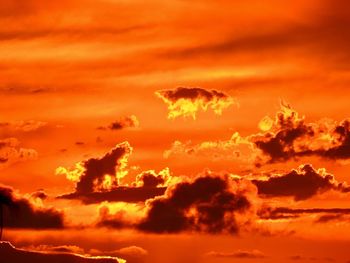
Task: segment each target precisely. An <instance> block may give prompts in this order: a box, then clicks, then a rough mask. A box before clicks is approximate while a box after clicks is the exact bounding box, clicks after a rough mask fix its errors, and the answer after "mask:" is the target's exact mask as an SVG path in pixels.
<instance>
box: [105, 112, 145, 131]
mask: <svg viewBox="0 0 350 263" xmlns="http://www.w3.org/2000/svg"><path fill="white" fill-rule="evenodd" d="M138 126H139V120H138V119H137V117H136V116H135V115H130V116H126V117H121V118H119V119H118V120H116V121H115V122H112V123H111V124H110V125H109V126H108V127H99V129H102V130H104V129H110V130H122V129H126V128H135V127H138Z"/></svg>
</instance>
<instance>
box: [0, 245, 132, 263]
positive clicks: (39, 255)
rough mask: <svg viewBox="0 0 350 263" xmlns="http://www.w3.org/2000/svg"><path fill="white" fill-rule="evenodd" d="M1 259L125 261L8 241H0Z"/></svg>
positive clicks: (17, 262)
mask: <svg viewBox="0 0 350 263" xmlns="http://www.w3.org/2000/svg"><path fill="white" fill-rule="evenodd" d="M0 260H1V262H11V263H23V262H35V263H47V262H51V263H62V262H65V263H94V262H96V263H118V262H119V263H125V262H126V261H125V260H123V259H118V258H116V257H90V256H83V255H78V254H73V253H70V252H52V251H45V252H43V251H31V250H24V249H17V248H15V247H14V246H12V245H11V244H10V243H8V242H0Z"/></svg>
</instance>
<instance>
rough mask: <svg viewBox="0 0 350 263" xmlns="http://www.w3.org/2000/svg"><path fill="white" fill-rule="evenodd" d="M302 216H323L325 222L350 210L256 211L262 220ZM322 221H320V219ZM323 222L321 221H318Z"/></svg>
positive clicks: (274, 209) (286, 208)
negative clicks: (330, 217)
mask: <svg viewBox="0 0 350 263" xmlns="http://www.w3.org/2000/svg"><path fill="white" fill-rule="evenodd" d="M303 214H323V215H322V216H327V218H325V219H326V220H325V222H326V221H327V219H329V218H328V217H329V216H330V215H332V216H335V217H336V216H337V215H339V216H343V215H348V214H350V208H289V207H274V208H272V207H264V208H262V209H260V210H259V211H258V215H259V216H260V218H262V219H283V218H297V217H300V216H301V215H303ZM321 220H322V219H321ZM319 222H323V221H319Z"/></svg>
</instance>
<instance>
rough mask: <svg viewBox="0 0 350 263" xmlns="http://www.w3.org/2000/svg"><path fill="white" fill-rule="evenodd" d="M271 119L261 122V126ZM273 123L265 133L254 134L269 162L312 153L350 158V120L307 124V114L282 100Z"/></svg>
mask: <svg viewBox="0 0 350 263" xmlns="http://www.w3.org/2000/svg"><path fill="white" fill-rule="evenodd" d="M268 118H269V117H265V118H264V120H265V121H262V122H261V123H260V127H261V128H262V126H264V124H263V123H264V122H265V123H266V120H268ZM271 123H273V124H272V125H271V128H270V129H268V128H269V127H266V126H265V127H266V130H268V131H267V132H266V133H263V134H257V135H253V136H251V141H253V142H254V143H255V145H256V146H257V147H258V148H259V149H260V150H262V151H263V153H264V154H266V155H267V156H268V157H269V158H270V159H269V162H270V163H274V162H280V161H285V160H288V159H292V158H297V157H302V156H310V155H316V156H320V157H324V158H329V159H347V158H349V157H350V122H349V120H344V121H342V122H340V123H336V122H334V121H331V120H321V121H319V122H316V123H307V122H306V121H305V117H300V116H299V114H298V113H297V112H296V111H295V110H293V109H292V108H291V107H290V106H289V105H285V104H283V103H282V104H281V110H280V111H279V112H278V113H277V114H276V117H275V120H274V121H273V120H271Z"/></svg>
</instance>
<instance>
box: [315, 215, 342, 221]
mask: <svg viewBox="0 0 350 263" xmlns="http://www.w3.org/2000/svg"><path fill="white" fill-rule="evenodd" d="M343 220H349V217H348V216H347V217H345V214H326V215H321V216H320V217H319V218H317V219H316V221H315V222H316V223H328V222H333V221H343Z"/></svg>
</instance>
